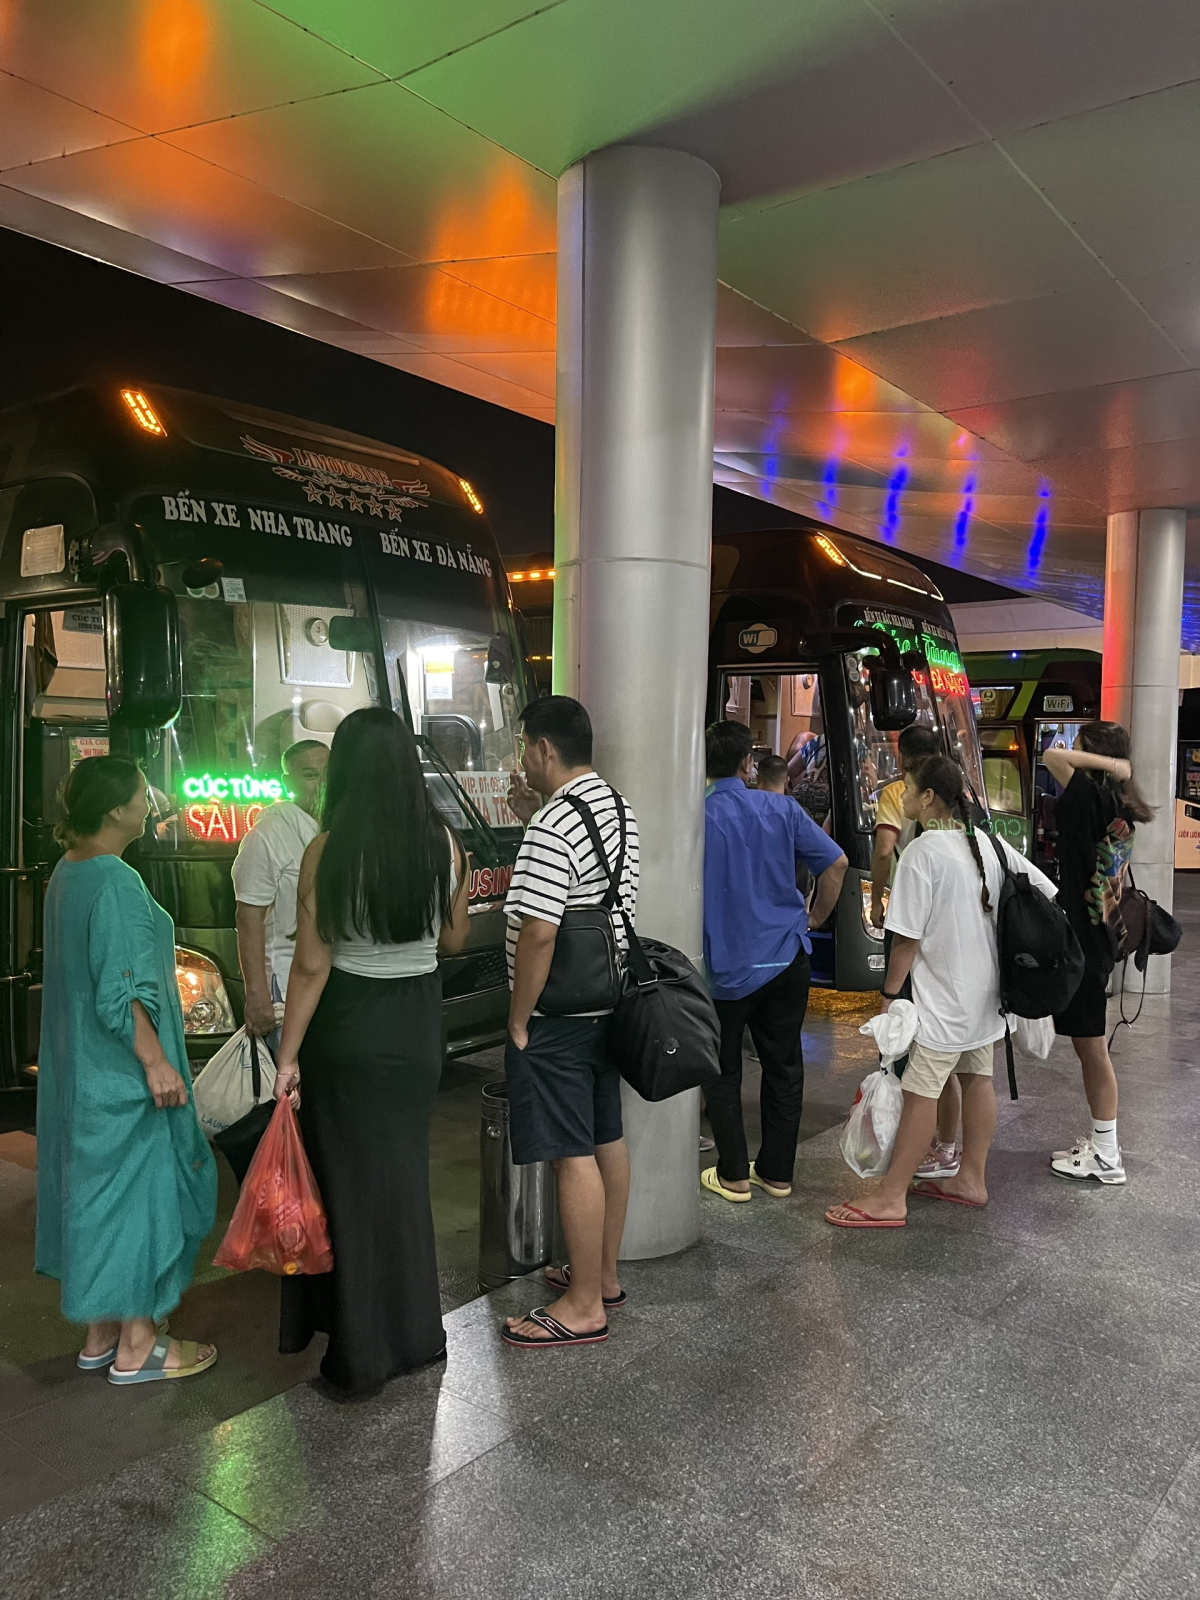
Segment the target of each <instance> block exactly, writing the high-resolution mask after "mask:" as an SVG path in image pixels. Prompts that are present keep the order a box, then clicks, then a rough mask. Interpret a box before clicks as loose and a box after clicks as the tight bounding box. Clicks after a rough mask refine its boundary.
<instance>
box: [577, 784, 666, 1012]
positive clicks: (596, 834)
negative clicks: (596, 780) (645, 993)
mask: <svg viewBox="0 0 1200 1600" xmlns="http://www.w3.org/2000/svg"><path fill="white" fill-rule="evenodd" d="M609 793H610V794H611V795H612V797H613V800H614V801H615V802H616V807H617V818H618V826H619V828H620V837H621V843H620V848H619V851H618V855H617V870H616V871H615V872H614V870H613V868H612V867H611V866H610V865H609V860H608V852H607V851H606V850H605V848H604V840H603V839H602V838H601V837H600V829H599V828H598V827H597V826H596V819H595V817H594V816H593V815H592V809H591V807H590V806H589V805H586V804H585V803H584V801H582V800H581V799H580V798H579V796H578V795H575V794H564V795H562V796H560V798H561V799H563V800H565V801H566V803H567V804H568V805H569V806H570V807H571V809H572V810H573V811H575V812H577V813H578V814H579V817H580V819H581V820H582V822H583V825H584V827H585V828H586V829H587V836H588V838H589V839H590V840H591V841H592V848H593V850H595V852H596V855H597V857H598V858H599V861H600V865H601V867H602V868H603V869H604V873H605V876H606V877H607V878H608V883H609V892H608V894H606V895H605V897H604V900H603V901H602V902H601V903H602V904H603V906H604V909H605V910H606V911H609V912H612V911H614V910H615V911H616V912H617V914H618V915H619V916H620V918H621V921H622V922H623V923H624V925H625V937H626V939H627V940H628V941H629V950H628V957H629V967H630V970H631V972H632V973H633V979H634V982H635V983H636V984H637V986H638V988H639V989H648V988H652V987H653V986H654V985H655V984H656V983H657V982H658V979H657V978H656V977H655V976H654V969H653V967H652V966H651V965H650V963H649V961H648V960H647V959H646V952H645V951H644V950H643V949H642V946H641V941H640V940H639V939H638V936H637V933H636V932H635V930H634V926H633V919H632V918H631V917H630V915H629V913H628V911H626V909H625V906H624V903H623V901H622V900H621V873H622V871H623V870H624V867H625V838H626V822H625V801H624V799H623V798H622V796H621V795H620V794H618V793H617V791H616V790H615V789H613V788H611V786H610V789H609Z"/></svg>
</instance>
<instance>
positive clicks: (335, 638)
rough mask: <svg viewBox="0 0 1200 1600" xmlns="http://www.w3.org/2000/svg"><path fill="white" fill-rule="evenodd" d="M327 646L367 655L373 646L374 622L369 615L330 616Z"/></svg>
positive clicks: (347, 652)
mask: <svg viewBox="0 0 1200 1600" xmlns="http://www.w3.org/2000/svg"><path fill="white" fill-rule="evenodd" d="M329 648H330V649H331V650H344V651H345V652H346V654H347V655H353V654H354V653H355V652H357V653H358V654H359V655H364V656H369V655H370V654H371V652H372V651H373V650H374V648H375V624H374V623H373V622H372V621H371V619H370V617H330V619H329Z"/></svg>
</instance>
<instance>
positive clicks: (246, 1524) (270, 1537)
mask: <svg viewBox="0 0 1200 1600" xmlns="http://www.w3.org/2000/svg"><path fill="white" fill-rule="evenodd" d="M170 1470H171V1469H170V1468H169V1467H168V1468H167V1471H168V1472H170ZM171 1476H172V1477H173V1478H175V1481H176V1483H178V1484H179V1485H180V1486H181V1488H183V1489H184V1490H185V1491H186V1492H187V1493H188V1494H194V1495H198V1496H199V1497H200V1499H201V1500H207V1501H208V1503H209V1505H213V1506H216V1508H217V1510H218V1511H223V1512H224V1513H225V1515H226V1516H227V1517H232V1518H233V1519H234V1521H235V1522H240V1523H241V1525H242V1527H243V1528H249V1529H250V1531H251V1533H256V1534H258V1535H259V1537H260V1538H263V1539H265V1540H266V1541H267V1544H268V1545H269V1546H270V1547H271V1548H272V1549H274V1548H275V1547H276V1546H277V1545H279V1544H281V1543H282V1539H281V1536H280V1535H279V1534H277V1533H272V1532H270V1530H269V1529H267V1528H264V1527H261V1526H260V1525H259V1524H258V1523H257V1522H255V1521H254V1520H253V1519H252V1518H251V1517H247V1516H243V1515H242V1513H241V1512H240V1511H235V1510H234V1509H233V1507H232V1506H227V1505H226V1504H225V1502H224V1501H223V1500H218V1499H217V1497H216V1495H213V1494H209V1492H208V1490H207V1489H201V1488H200V1487H199V1485H198V1484H195V1483H189V1482H188V1481H187V1480H186V1479H183V1478H179V1477H177V1476H176V1475H175V1474H174V1473H173V1472H172V1473H171Z"/></svg>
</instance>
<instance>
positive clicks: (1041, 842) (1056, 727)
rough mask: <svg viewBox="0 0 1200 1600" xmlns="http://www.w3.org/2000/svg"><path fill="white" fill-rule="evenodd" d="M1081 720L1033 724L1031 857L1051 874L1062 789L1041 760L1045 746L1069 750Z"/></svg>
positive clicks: (1054, 868)
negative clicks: (1056, 807)
mask: <svg viewBox="0 0 1200 1600" xmlns="http://www.w3.org/2000/svg"><path fill="white" fill-rule="evenodd" d="M1082 727H1083V722H1082V721H1077V722H1055V721H1051V720H1048V719H1043V718H1038V719H1037V720H1036V721H1035V722H1034V724H1033V755H1032V766H1033V860H1034V864H1035V865H1036V866H1039V867H1042V868H1043V869H1044V870H1045V871H1047V872H1049V873H1050V875H1051V876H1052V877H1056V876H1057V863H1058V827H1057V825H1056V823H1055V820H1054V808H1055V805H1056V804H1057V802H1058V797H1059V795H1060V794H1061V793H1062V789H1061V787H1060V786H1059V785H1058V784H1057V783H1056V782H1055V780H1054V779H1053V778H1052V777H1051V776H1050V771H1049V768H1048V767H1047V766H1046V764H1045V762H1044V761H1043V760H1042V757H1043V755H1044V754H1045V753H1046V751H1047V750H1070V749H1071V747H1072V746H1073V745H1074V743H1075V740H1076V739H1077V738H1078V737H1079V730H1080V729H1081V728H1082Z"/></svg>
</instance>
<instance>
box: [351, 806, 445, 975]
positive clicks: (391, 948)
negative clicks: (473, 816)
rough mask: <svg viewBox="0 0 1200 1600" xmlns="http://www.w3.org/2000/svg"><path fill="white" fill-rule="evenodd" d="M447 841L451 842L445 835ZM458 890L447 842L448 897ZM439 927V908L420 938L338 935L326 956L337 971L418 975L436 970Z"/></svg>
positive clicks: (440, 920)
mask: <svg viewBox="0 0 1200 1600" xmlns="http://www.w3.org/2000/svg"><path fill="white" fill-rule="evenodd" d="M446 842H447V844H450V841H449V838H447V841H446ZM457 890H458V872H457V871H456V868H455V861H454V846H453V845H452V844H450V898H451V900H453V899H454V896H455V893H456V892H457ZM441 931H442V918H441V913H440V912H435V913H434V920H433V926H432V927H431V928H430V930H429V932H428V933H427V934H426V935H425V937H424V938H423V939H411V940H410V941H409V942H408V943H407V944H376V943H375V941H374V940H373V939H361V938H357V937H356V938H352V939H337V940H335V941H334V943H333V945H332V946H331V947H330V952H329V959H330V962H331V963H332V965H333V966H335V967H336V968H337V969H338V971H339V972H352V973H354V974H355V975H356V976H357V977H360V978H419V977H420V976H421V975H422V974H423V973H426V972H436V971H437V945H438V935H439V934H440V933H441Z"/></svg>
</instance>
